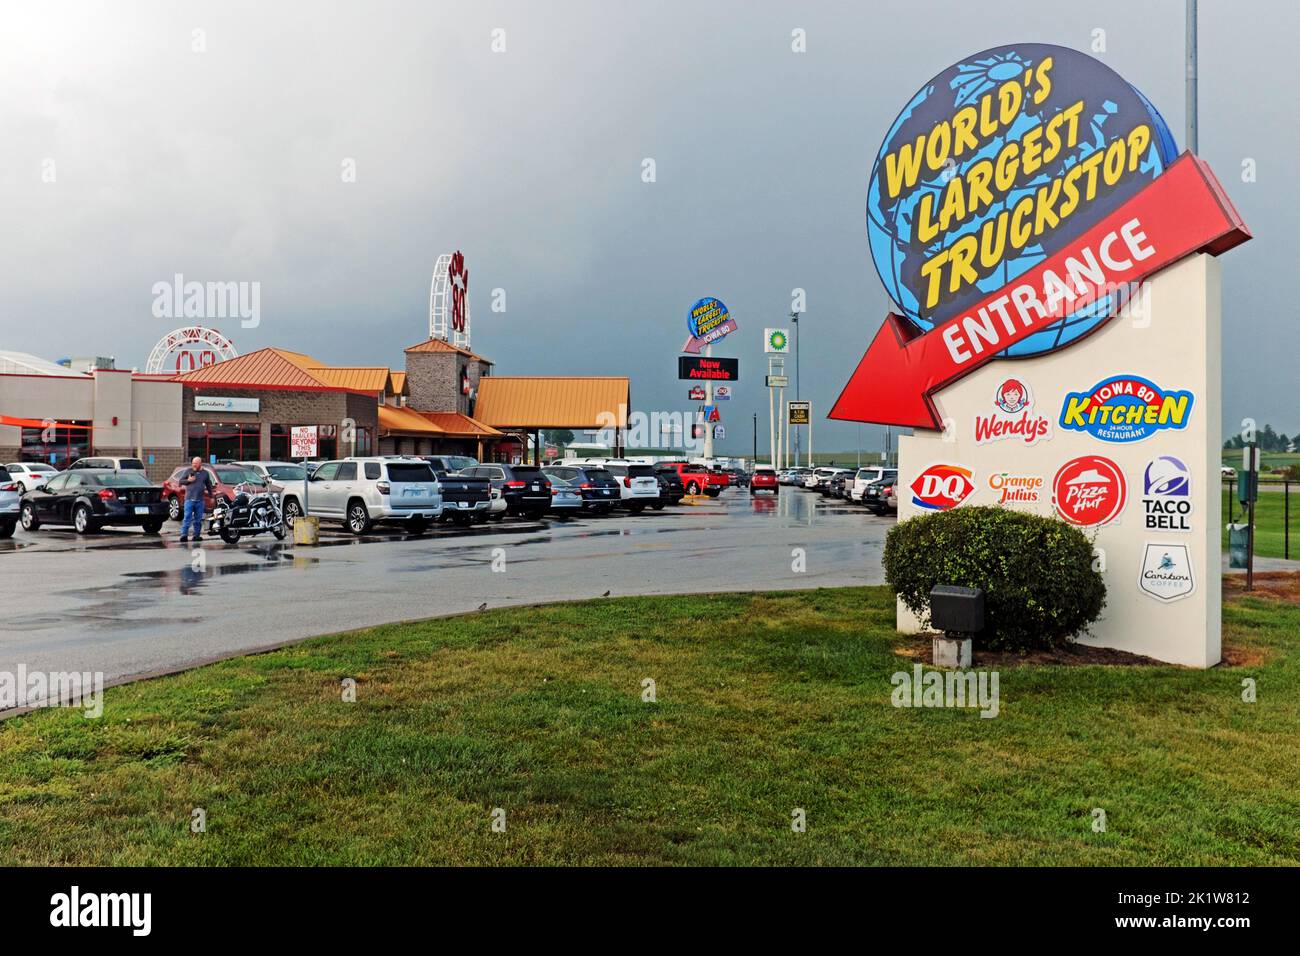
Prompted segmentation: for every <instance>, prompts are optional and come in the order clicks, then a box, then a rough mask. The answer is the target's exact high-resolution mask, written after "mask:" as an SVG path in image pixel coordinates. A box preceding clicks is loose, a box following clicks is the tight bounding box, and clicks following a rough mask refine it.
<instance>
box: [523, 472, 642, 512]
mask: <svg viewBox="0 0 1300 956" xmlns="http://www.w3.org/2000/svg"><path fill="white" fill-rule="evenodd" d="M542 471H543V472H544V473H545V474H546V475H548V476H550V475H552V474H554V475H558V476H559V477H561V478H563V479H565V480H566V481H573V482H576V483H577V485H578V490H579V491H581V492H582V501H583V505H584V507H585V508H586V510H587V511H591V512H594V513H595V514H604V513H606V512H609V511H612V510H613V509H614V506H615V505H616V504H618V503H619V501H620V500H621V499H622V495H621V494H620V493H619V482H618V479H617V478H615V477H614V476H613V475H611V474H610V473H609V472H608V471H606V470H605V469H604V468H598V467H596V466H595V465H548V466H547V467H545V468H543V469H542Z"/></svg>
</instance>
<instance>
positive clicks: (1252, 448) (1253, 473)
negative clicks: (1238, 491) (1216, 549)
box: [1241, 442, 1259, 591]
mask: <svg viewBox="0 0 1300 956" xmlns="http://www.w3.org/2000/svg"><path fill="white" fill-rule="evenodd" d="M1242 459H1243V461H1242V466H1243V467H1242V479H1243V480H1242V483H1241V487H1242V489H1243V493H1244V494H1245V505H1246V590H1247V591H1253V590H1255V499H1256V498H1257V497H1258V496H1259V444H1258V443H1257V442H1251V443H1250V444H1249V445H1247V446H1246V447H1245V448H1244V449H1242Z"/></svg>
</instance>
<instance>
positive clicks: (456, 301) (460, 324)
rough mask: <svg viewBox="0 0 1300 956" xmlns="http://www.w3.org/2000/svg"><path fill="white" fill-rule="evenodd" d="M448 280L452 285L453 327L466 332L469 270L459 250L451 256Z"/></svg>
mask: <svg viewBox="0 0 1300 956" xmlns="http://www.w3.org/2000/svg"><path fill="white" fill-rule="evenodd" d="M447 282H448V283H450V285H451V327H452V328H453V329H455V330H456V331H457V332H464V331H465V297H466V296H467V295H469V270H468V269H466V268H465V257H464V256H463V255H462V254H461V253H460V251H459V250H457V251H456V253H455V255H453V256H452V257H451V265H450V266H448V267H447Z"/></svg>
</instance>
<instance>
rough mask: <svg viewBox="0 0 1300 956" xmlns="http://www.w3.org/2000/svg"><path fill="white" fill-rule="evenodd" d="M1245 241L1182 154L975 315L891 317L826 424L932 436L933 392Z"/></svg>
mask: <svg viewBox="0 0 1300 956" xmlns="http://www.w3.org/2000/svg"><path fill="white" fill-rule="evenodd" d="M1249 238H1250V231H1249V230H1248V229H1247V228H1246V224H1245V223H1244V222H1242V219H1241V217H1240V216H1239V215H1238V214H1237V210H1236V209H1234V208H1233V206H1232V203H1231V202H1230V201H1229V200H1228V197H1227V195H1226V194H1225V193H1224V192H1223V188H1222V187H1221V186H1220V185H1219V182H1218V180H1217V179H1215V178H1214V173H1212V172H1210V168H1209V166H1207V165H1206V164H1205V162H1204V161H1203V160H1201V159H1200V158H1199V157H1196V156H1193V155H1191V154H1190V153H1184V154H1183V155H1182V156H1181V157H1179V158H1178V159H1177V160H1176V161H1175V162H1174V163H1173V164H1172V165H1171V166H1170V167H1169V168H1168V169H1166V170H1165V172H1164V173H1163V174H1162V175H1160V176H1158V177H1157V178H1156V179H1155V180H1153V181H1152V183H1151V184H1150V185H1149V186H1147V187H1146V188H1144V189H1143V190H1142V191H1141V192H1139V193H1138V194H1137V195H1135V196H1134V197H1133V198H1132V199H1130V200H1129V201H1128V202H1126V203H1125V204H1124V205H1123V206H1121V207H1120V208H1119V209H1117V210H1115V212H1113V213H1111V214H1110V215H1109V216H1107V217H1106V218H1105V219H1103V220H1101V221H1100V222H1098V223H1097V224H1096V225H1095V226H1093V227H1092V228H1091V229H1089V230H1088V231H1087V232H1085V233H1083V234H1082V235H1081V236H1079V237H1078V238H1077V239H1075V240H1074V241H1073V242H1071V243H1070V244H1069V245H1068V246H1066V247H1065V248H1063V249H1061V250H1060V251H1059V252H1057V253H1056V254H1055V255H1053V256H1051V257H1050V258H1048V259H1044V260H1043V261H1042V262H1040V263H1039V264H1038V265H1036V266H1034V267H1033V268H1032V269H1030V270H1028V271H1027V272H1025V273H1024V274H1023V275H1020V276H1017V277H1016V278H1015V279H1014V280H1013V281H1011V282H1009V283H1007V285H1005V286H1003V287H1002V288H1001V289H999V290H998V291H997V292H995V293H993V294H992V295H990V296H987V297H986V298H985V299H984V300H982V301H981V302H979V303H978V304H977V305H975V306H974V307H973V308H971V309H968V310H965V311H963V312H962V313H961V314H959V315H957V316H954V317H953V318H951V319H948V320H947V321H945V322H943V323H941V324H939V325H936V326H935V327H934V328H933V329H931V330H930V331H928V332H924V333H922V331H921V330H920V329H919V328H917V327H916V326H915V325H913V324H912V323H911V322H910V321H908V320H907V319H905V318H904V317H903V316H901V315H896V314H893V313H890V314H889V315H888V316H886V317H885V324H884V325H882V326H881V327H880V331H879V332H877V333H876V337H875V338H874V339H873V340H872V342H871V345H870V346H869V347H868V349H867V353H866V354H865V355H864V356H863V357H862V361H861V362H859V363H858V367H857V369H855V370H854V372H853V375H852V376H851V377H850V378H849V381H848V384H847V385H845V386H844V391H843V392H841V393H840V397H839V398H838V399H837V400H836V402H835V405H834V407H833V408H832V409H831V412H830V415H828V416H827V417H828V418H835V419H841V420H843V421H851V422H871V423H874V424H878V425H901V426H904V427H907V428H931V429H938V428H940V427H941V420H940V417H939V413H938V411H937V410H936V409H935V407H934V395H935V393H937V392H939V391H940V390H941V389H943V388H945V387H946V386H948V385H951V384H952V383H953V382H955V381H957V380H958V379H960V378H962V377H963V376H966V375H969V374H970V373H971V372H973V371H975V369H977V368H979V367H980V366H982V365H984V364H985V363H987V362H989V361H990V360H992V359H993V358H994V357H995V356H996V355H997V354H998V353H999V352H1002V351H1003V350H1004V349H1006V348H1008V347H1009V346H1012V345H1015V344H1016V343H1017V342H1020V341H1022V340H1024V339H1026V338H1028V337H1029V336H1031V335H1033V334H1034V333H1035V332H1041V331H1042V330H1043V329H1045V328H1047V327H1049V326H1050V325H1052V324H1053V323H1055V322H1058V321H1060V320H1061V319H1062V318H1063V317H1064V316H1066V315H1069V314H1071V313H1073V312H1075V311H1077V310H1078V309H1080V308H1082V307H1084V306H1086V305H1087V304H1088V303H1090V302H1093V301H1095V300H1096V299H1098V298H1101V297H1103V296H1105V295H1107V294H1109V293H1111V292H1114V291H1115V290H1116V288H1117V287H1121V286H1128V287H1135V286H1136V284H1137V283H1139V282H1141V281H1142V280H1143V279H1146V278H1149V277H1150V276H1152V275H1154V274H1155V273H1157V272H1159V271H1160V270H1161V269H1163V268H1165V267H1166V266H1168V265H1171V264H1173V263H1174V262H1177V261H1178V260H1179V259H1182V258H1183V257H1185V256H1189V255H1191V254H1192V253H1194V252H1207V253H1210V254H1212V255H1216V256H1217V255H1219V254H1220V253H1221V252H1225V251H1227V250H1228V249H1231V248H1232V247H1233V246H1236V245H1239V244H1241V243H1243V242H1245V241H1246V240H1247V239H1249ZM1112 315H1113V312H1112ZM1104 324H1105V320H1103V321H1102V322H1099V323H1097V328H1100V327H1101V326H1102V325H1104ZM1093 331H1095V329H1093ZM1075 341H1078V340H1077V339H1076V340H1075ZM1071 344H1073V343H1071Z"/></svg>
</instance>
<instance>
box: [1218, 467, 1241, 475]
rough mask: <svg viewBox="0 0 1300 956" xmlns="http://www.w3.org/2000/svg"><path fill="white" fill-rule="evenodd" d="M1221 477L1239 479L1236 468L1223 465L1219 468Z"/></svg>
mask: <svg viewBox="0 0 1300 956" xmlns="http://www.w3.org/2000/svg"><path fill="white" fill-rule="evenodd" d="M1219 477H1220V478H1236V477H1237V469H1236V468H1233V467H1231V466H1229V465H1221V466H1220V467H1219Z"/></svg>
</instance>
